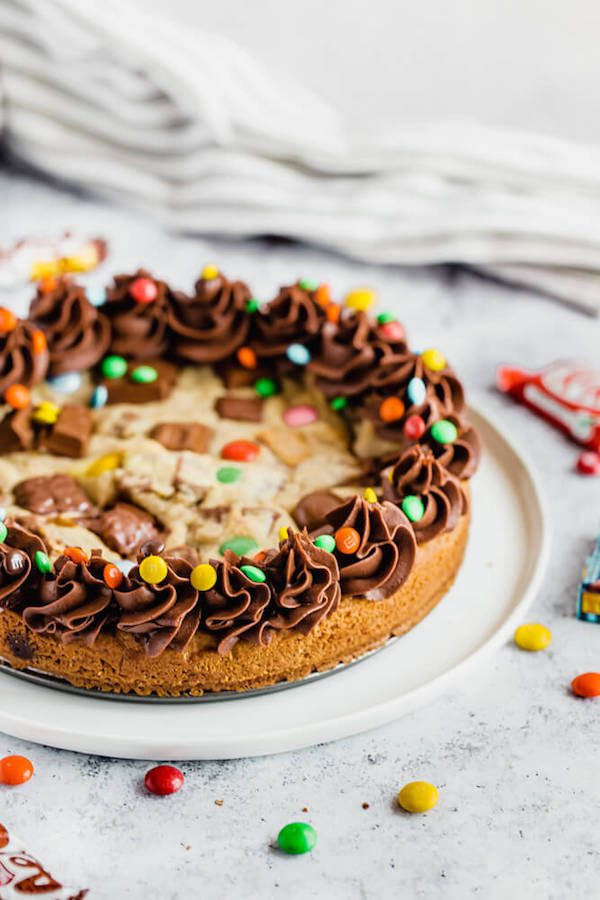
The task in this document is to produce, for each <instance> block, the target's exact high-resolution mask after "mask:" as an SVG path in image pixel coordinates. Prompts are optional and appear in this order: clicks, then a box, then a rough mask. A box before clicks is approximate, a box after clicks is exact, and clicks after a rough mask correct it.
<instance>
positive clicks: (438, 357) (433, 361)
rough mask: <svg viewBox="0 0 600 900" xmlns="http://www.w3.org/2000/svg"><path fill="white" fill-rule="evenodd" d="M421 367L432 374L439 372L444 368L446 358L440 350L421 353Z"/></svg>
mask: <svg viewBox="0 0 600 900" xmlns="http://www.w3.org/2000/svg"><path fill="white" fill-rule="evenodd" d="M421 360H422V362H423V365H425V366H427V368H428V369H431V371H432V372H441V370H442V369H445V368H446V357H445V356H444V354H443V353H442V352H441V351H440V350H435V349H433V348H432V349H430V350H424V351H423V353H421Z"/></svg>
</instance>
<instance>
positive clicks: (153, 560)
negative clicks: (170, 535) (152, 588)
mask: <svg viewBox="0 0 600 900" xmlns="http://www.w3.org/2000/svg"><path fill="white" fill-rule="evenodd" d="M139 570H140V577H141V578H142V579H143V580H144V581H145V582H146V583H147V584H160V582H161V581H164V580H165V578H166V577H167V574H168V572H169V569H168V566H167V564H166V562H165V561H164V559H163V558H162V557H160V556H147V557H146V559H143V560H142V561H141V563H140V565H139Z"/></svg>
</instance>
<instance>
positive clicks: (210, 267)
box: [202, 263, 219, 281]
mask: <svg viewBox="0 0 600 900" xmlns="http://www.w3.org/2000/svg"><path fill="white" fill-rule="evenodd" d="M218 275H219V269H218V268H217V266H215V264H214V263H208V264H207V265H206V266H204V268H203V269H202V277H203V278H204V280H205V281H212V279H213V278H217V277H218Z"/></svg>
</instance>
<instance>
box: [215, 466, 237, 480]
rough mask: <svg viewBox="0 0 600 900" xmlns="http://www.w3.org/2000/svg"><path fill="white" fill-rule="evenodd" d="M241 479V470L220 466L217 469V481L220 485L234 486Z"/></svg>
mask: <svg viewBox="0 0 600 900" xmlns="http://www.w3.org/2000/svg"><path fill="white" fill-rule="evenodd" d="M241 477H242V470H241V469H238V468H237V466H221V468H220V469H217V481H220V482H221V484H234V483H235V482H236V481H239V480H240V478H241Z"/></svg>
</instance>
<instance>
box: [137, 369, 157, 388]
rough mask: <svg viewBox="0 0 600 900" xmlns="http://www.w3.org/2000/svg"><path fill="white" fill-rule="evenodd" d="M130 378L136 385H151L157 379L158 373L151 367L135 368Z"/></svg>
mask: <svg viewBox="0 0 600 900" xmlns="http://www.w3.org/2000/svg"><path fill="white" fill-rule="evenodd" d="M130 377H131V380H132V381H137V382H138V384H152V382H153V381H156V379H157V378H158V372H157V371H156V369H155V368H153V367H152V366H137V367H136V368H135V369H134V370H133V372H132V373H131V376H130Z"/></svg>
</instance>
